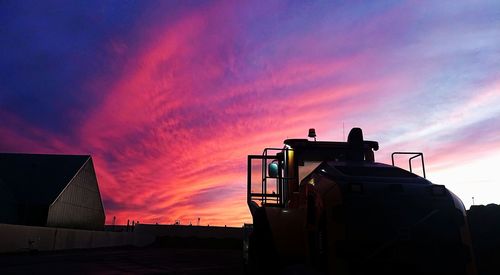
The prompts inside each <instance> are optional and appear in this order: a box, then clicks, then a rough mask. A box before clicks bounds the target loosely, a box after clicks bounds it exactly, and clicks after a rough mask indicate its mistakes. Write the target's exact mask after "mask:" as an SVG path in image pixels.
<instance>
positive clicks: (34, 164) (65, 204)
mask: <svg viewBox="0 0 500 275" xmlns="http://www.w3.org/2000/svg"><path fill="white" fill-rule="evenodd" d="M104 220H105V215H104V208H103V205H102V200H101V195H100V193H99V187H98V184H97V178H96V175H95V171H94V165H93V163H92V158H91V157H90V156H80V155H42V154H6V153H0V223H9V224H22V225H34V226H50V227H66V228H79V229H92V230H101V229H103V228H104Z"/></svg>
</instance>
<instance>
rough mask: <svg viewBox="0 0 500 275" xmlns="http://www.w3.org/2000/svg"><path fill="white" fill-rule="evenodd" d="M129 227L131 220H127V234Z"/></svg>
mask: <svg viewBox="0 0 500 275" xmlns="http://www.w3.org/2000/svg"><path fill="white" fill-rule="evenodd" d="M129 227H130V220H128V219H127V228H126V229H125V231H126V232H128V228H129Z"/></svg>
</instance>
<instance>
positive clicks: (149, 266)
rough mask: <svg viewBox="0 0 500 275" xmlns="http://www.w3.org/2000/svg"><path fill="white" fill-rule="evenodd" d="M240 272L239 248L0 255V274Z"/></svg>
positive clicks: (106, 250) (102, 250)
mask: <svg viewBox="0 0 500 275" xmlns="http://www.w3.org/2000/svg"><path fill="white" fill-rule="evenodd" d="M13 273H14V274H16V273H17V274H155V273H156V274H241V273H242V262H241V251H240V250H234V249H233V250H230V249H195V248H186V249H182V248H160V247H147V248H132V247H130V248H113V249H98V250H79V251H65V252H57V253H54V252H52V253H38V254H34V255H30V254H15V255H0V274H13Z"/></svg>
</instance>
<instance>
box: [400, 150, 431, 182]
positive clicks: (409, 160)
mask: <svg viewBox="0 0 500 275" xmlns="http://www.w3.org/2000/svg"><path fill="white" fill-rule="evenodd" d="M395 155H413V156H412V157H410V158H409V159H408V166H409V167H410V172H412V173H413V168H412V165H411V163H412V160H413V159H414V158H418V157H420V159H421V162H422V172H423V174H424V178H427V177H426V174H425V163H424V154H423V153H422V152H394V153H392V154H391V160H392V166H396V165H395V164H394V156H395Z"/></svg>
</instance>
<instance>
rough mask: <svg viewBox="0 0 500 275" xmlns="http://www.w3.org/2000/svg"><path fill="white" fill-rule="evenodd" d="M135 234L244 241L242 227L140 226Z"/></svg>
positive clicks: (136, 228)
mask: <svg viewBox="0 0 500 275" xmlns="http://www.w3.org/2000/svg"><path fill="white" fill-rule="evenodd" d="M134 232H137V233H142V234H149V235H153V236H156V237H197V238H217V239H241V240H243V228H242V227H222V226H190V225H155V224H138V225H136V226H135V229H134Z"/></svg>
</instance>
